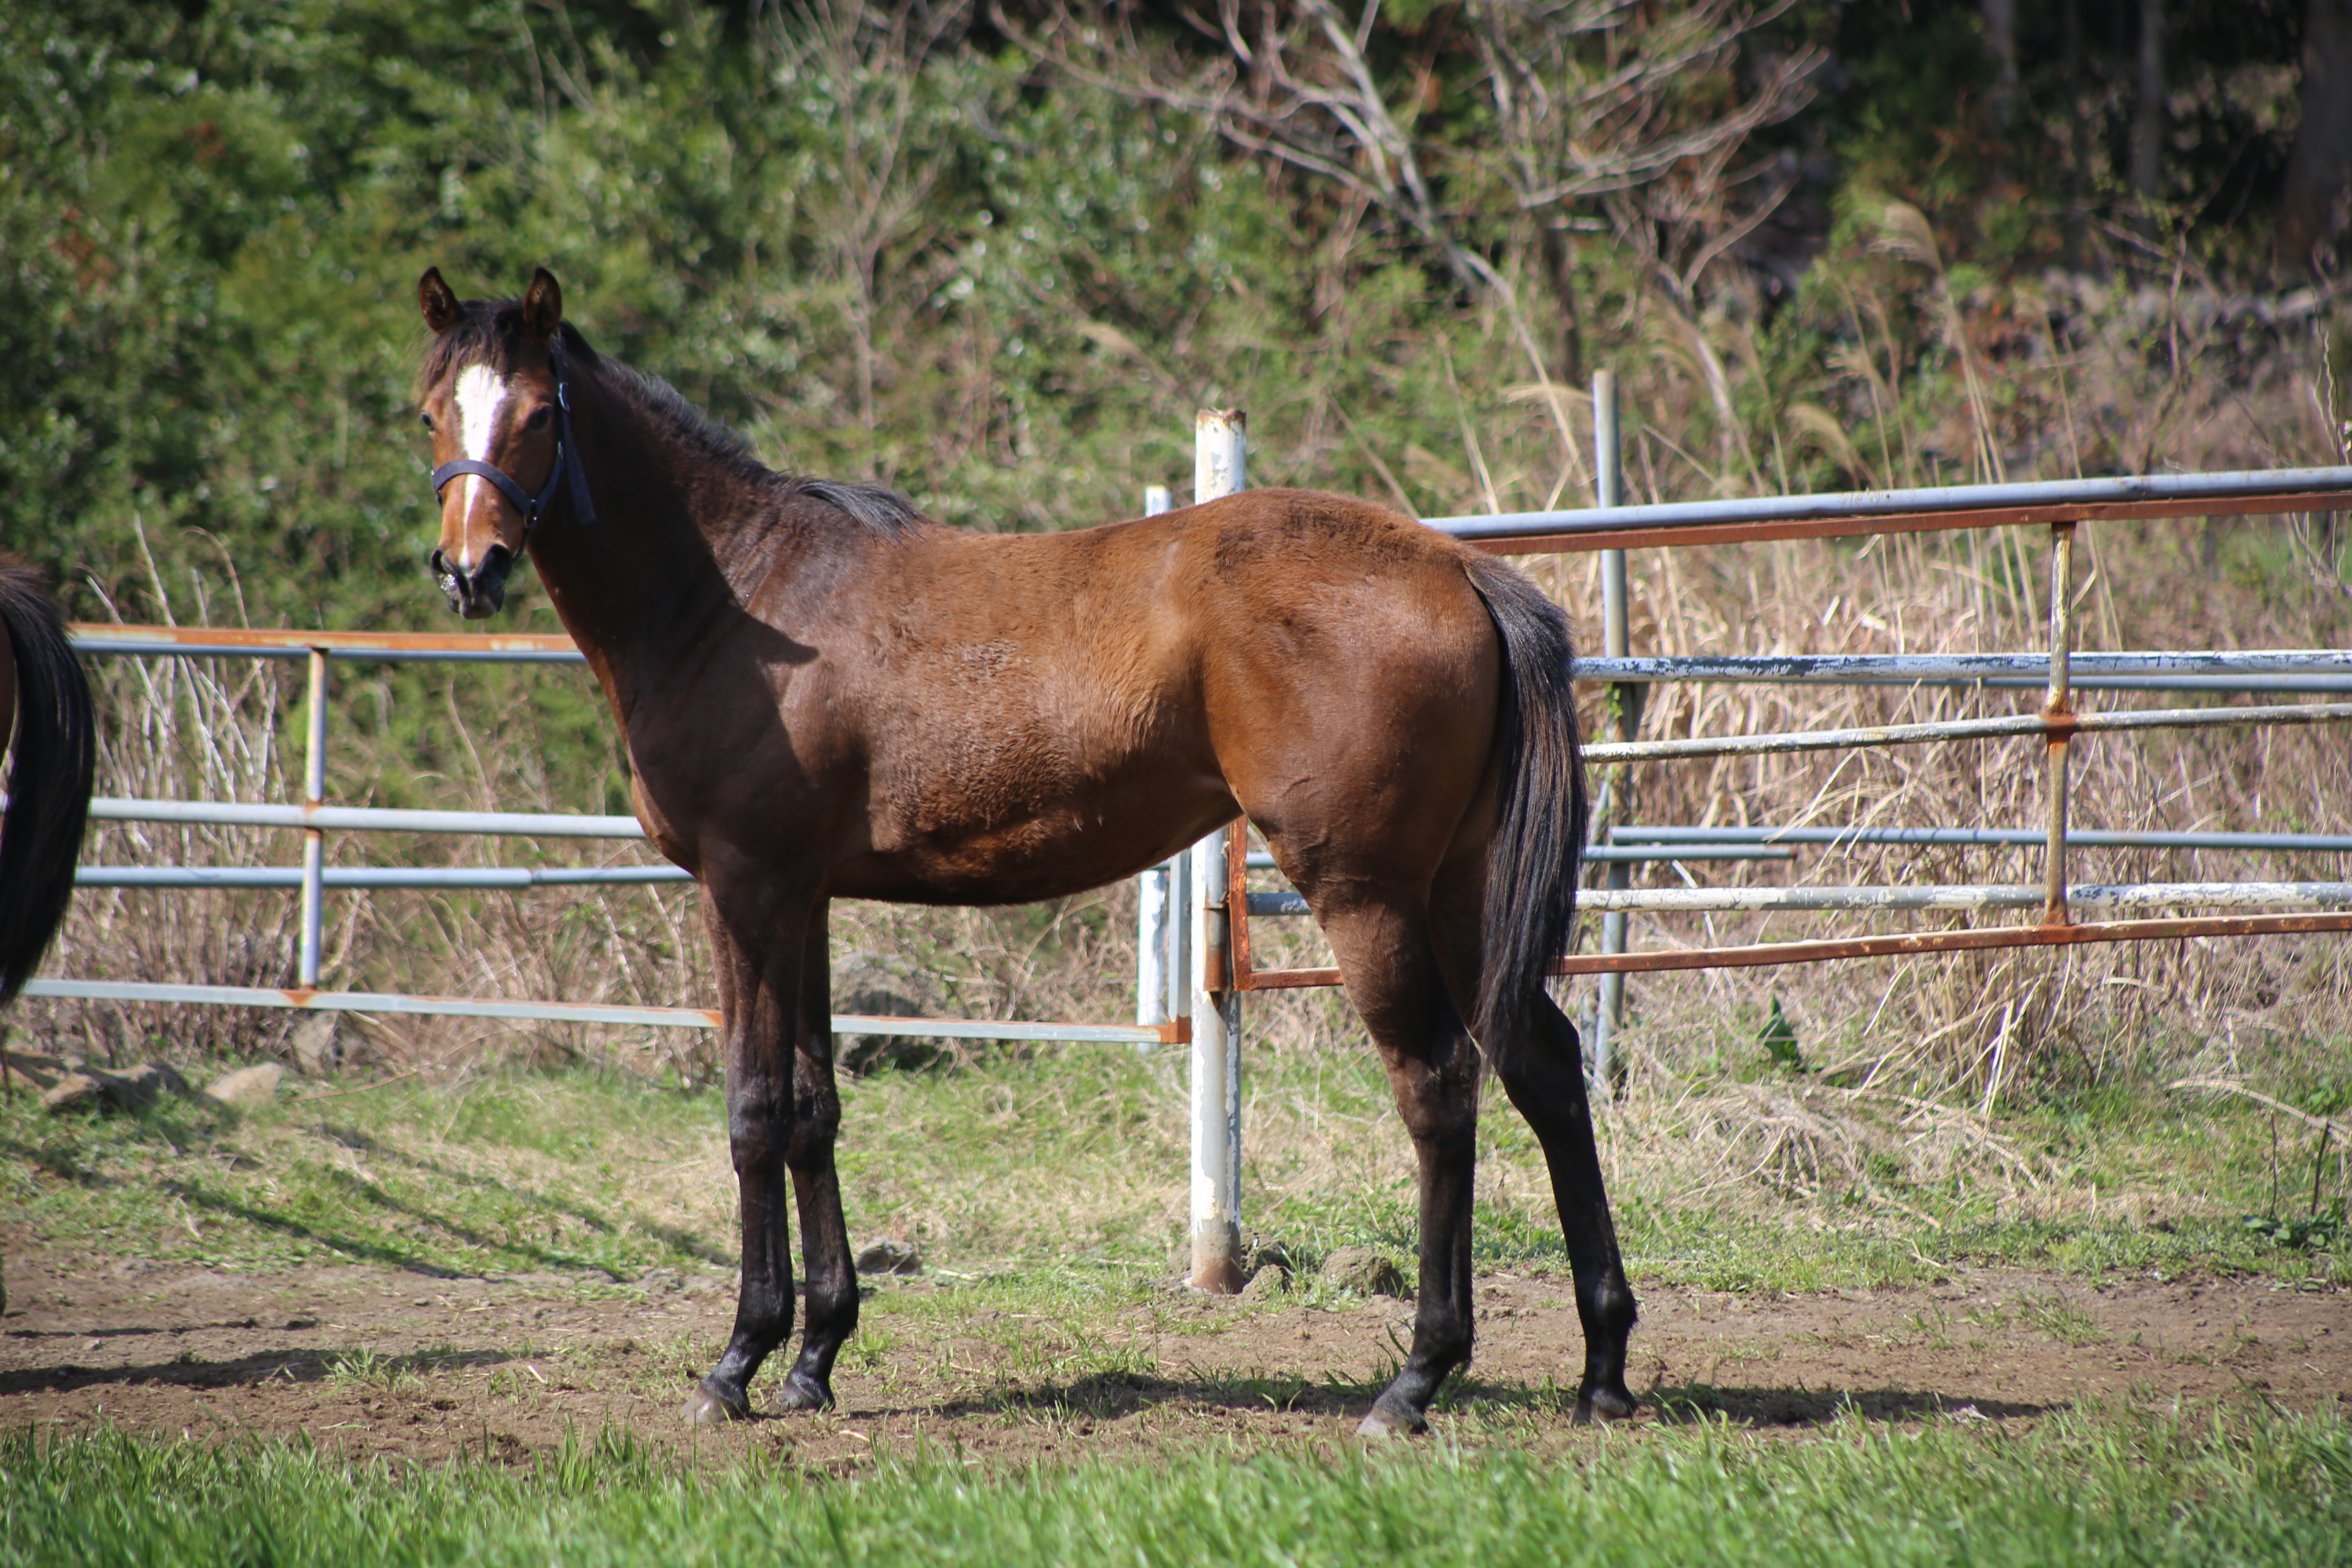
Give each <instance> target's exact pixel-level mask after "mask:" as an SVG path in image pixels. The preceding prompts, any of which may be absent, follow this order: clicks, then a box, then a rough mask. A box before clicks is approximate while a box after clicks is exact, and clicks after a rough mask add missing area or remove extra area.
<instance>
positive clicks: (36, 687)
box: [0, 554, 98, 1007]
mask: <svg viewBox="0 0 2352 1568" xmlns="http://www.w3.org/2000/svg"><path fill="white" fill-rule="evenodd" d="M0 622H5V630H6V634H7V637H8V639H9V642H10V645H11V647H13V648H14V650H15V652H16V737H15V742H14V745H13V747H12V760H11V761H10V763H9V764H8V805H7V812H6V815H5V818H0V1007H5V1006H6V1005H8V1004H9V1003H10V1002H13V1001H15V1000H16V994H17V993H18V992H20V991H22V990H23V989H24V988H25V983H26V981H28V980H30V979H31V978H32V977H33V971H34V969H35V967H36V966H37V965H38V964H39V963H40V962H41V955H42V954H43V953H45V952H47V951H48V946H49V940H50V939H51V938H52V937H54V936H56V935H57V931H58V925H59V924H60V923H62V922H63V921H64V920H65V914H66V905H67V903H68V900H71V899H72V897H73V885H74V862H75V860H76V859H78V858H79V856H80V853H81V837H82V829H83V827H84V826H85V825H86V824H87V822H88V820H89V795H90V787H91V784H92V782H93V781H94V779H95V778H96V775H97V771H98V736H97V722H96V720H95V719H94V717H93V714H92V710H91V705H90V697H89V680H88V679H86V678H85V677H84V676H83V674H82V669H81V664H80V662H79V660H78V659H76V658H75V657H74V651H73V647H72V646H71V645H70V644H68V642H67V641H66V628H65V622H64V619H63V618H62V617H61V616H59V615H58V609H57V605H55V604H53V603H52V602H51V601H50V599H49V595H48V594H47V589H46V585H45V584H43V583H42V581H41V577H40V574H38V573H37V572H36V571H35V570H34V569H33V568H32V567H31V566H30V565H28V564H27V563H25V562H23V561H20V560H18V559H17V558H16V557H15V556H13V555H7V554H0ZM7 739H8V738H7V737H6V736H5V734H0V742H5V741H6V740H7Z"/></svg>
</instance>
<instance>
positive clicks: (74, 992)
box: [25, 626, 1183, 1045]
mask: <svg viewBox="0 0 2352 1568" xmlns="http://www.w3.org/2000/svg"><path fill="white" fill-rule="evenodd" d="M72 637H73V642H74V646H75V647H76V648H77V649H78V650H79V651H80V652H81V653H83V654H86V655H91V656H106V657H123V658H280V659H297V658H299V659H302V660H304V661H305V662H306V663H307V665H308V668H309V675H310V689H309V706H308V717H309V729H308V732H307V734H306V737H305V742H304V758H303V784H304V788H303V796H304V798H303V799H302V801H301V802H300V803H299V805H268V804H256V803H250V802H239V801H202V800H119V799H108V798H100V799H98V800H95V801H93V802H91V803H90V816H93V817H94V818H97V819H98V820H100V821H105V822H162V823H183V824H211V825H219V826H242V827H256V828H280V829H283V828H293V829H299V831H300V832H301V834H302V836H303V843H302V864H301V865H300V866H299V867H295V866H282V867H281V866H258V867H206V866H84V867H82V868H80V869H79V872H78V873H77V874H76V877H75V882H76V884H77V885H78V886H80V887H101V888H144V889H174V888H177V889H188V888H282V889H299V891H300V893H301V900H302V906H301V933H302V934H301V941H300V946H299V954H298V957H297V965H296V967H297V974H296V983H295V984H293V985H291V986H288V987H284V988H277V987H268V986H244V985H182V984H168V983H157V982H151V981H123V980H88V979H63V980H37V981H34V982H33V983H32V984H30V985H28V986H26V992H25V994H26V995H30V996H49V997H58V998H63V999H72V1000H81V1001H105V1002H149V1003H180V1004H196V1005H214V1006H238V1007H278V1008H295V1009H299V1010H301V1011H305V1012H313V1013H379V1014H408V1015H418V1014H423V1015H433V1016H455V1017H469V1018H503V1019H512V1020H520V1021H538V1022H552V1023H565V1024H620V1025H635V1026H641V1027H668V1028H692V1029H715V1028H718V1027H719V1026H720V1018H719V1012H718V1010H717V1009H715V1008H708V1007H639V1006H627V1005H612V1004H604V1003H585V1002H560V1001H531V1000H520V999H517V1000H509V999H506V998H502V997H483V996H410V995H401V994H392V993H384V992H369V991H328V990H321V989H320V985H319V978H320V975H319V970H320V936H321V932H322V930H323V925H324V909H325V901H326V898H325V896H326V894H327V893H329V892H331V891H335V890H341V889H352V890H370V889H527V888H548V887H580V886H646V885H657V884H664V883H677V882H690V881H692V880H693V878H692V877H691V876H689V875H688V873H687V872H685V871H683V870H681V869H679V868H677V867H675V866H578V867H520V868H509V867H471V868H467V867H457V868H445V867H429V868H416V867H329V866H327V865H326V864H325V844H326V836H327V835H328V834H329V833H336V832H345V833H428V834H457V835H463V836H475V835H491V834H508V835H520V836H523V837H532V838H599V839H627V838H637V839H642V838H643V837H645V829H644V827H643V826H640V825H639V824H638V822H637V819H636V818H635V817H634V816H585V815H572V814H564V813H524V812H495V811H396V810H382V809H376V808H373V807H364V806H339V805H328V804H327V799H326V794H327V788H326V785H327V720H328V711H329V707H330V704H329V702H328V700H327V699H328V695H329V661H330V660H331V659H344V660H351V661H361V660H364V661H370V662H379V663H413V662H426V661H433V662H448V663H464V664H573V665H584V664H585V663H586V662H587V660H586V658H585V657H584V656H583V655H582V653H581V652H580V650H579V649H578V648H577V647H574V646H573V644H572V639H571V638H570V637H543V636H536V635H491V636H468V635H464V634H457V635H448V634H439V633H415V632H373V633H372V632H320V631H282V632H281V631H246V630H233V629H227V628H221V627H211V626H194V627H177V626H75V627H73V628H72ZM833 1026H834V1032H835V1034H838V1035H915V1036H921V1037H929V1038H961V1039H984V1040H1075V1041H1116V1042H1127V1043H1132V1044H1139V1045H1159V1044H1163V1043H1170V1042H1173V1041H1178V1040H1181V1038H1182V1037H1183V1026H1181V1024H1176V1025H1166V1024H1163V1025H1160V1026H1142V1025H1129V1024H1073V1023H1030V1022H1013V1021H1008V1020H1003V1019H990V1018H900V1017H877V1016H869V1015H866V1014H849V1013H843V1014H836V1015H835V1017H834V1020H833Z"/></svg>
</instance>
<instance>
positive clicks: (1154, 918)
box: [1135, 485, 1183, 1051]
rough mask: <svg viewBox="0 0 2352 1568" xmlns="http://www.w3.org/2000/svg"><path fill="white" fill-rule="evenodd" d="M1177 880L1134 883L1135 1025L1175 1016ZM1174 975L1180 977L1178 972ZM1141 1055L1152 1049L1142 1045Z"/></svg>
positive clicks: (1149, 496)
mask: <svg viewBox="0 0 2352 1568" xmlns="http://www.w3.org/2000/svg"><path fill="white" fill-rule="evenodd" d="M1166 510H1168V487H1167V486H1166V485H1150V486H1148V487H1146V488H1145V489H1144V492H1143V515H1144V516H1146V517H1158V516H1159V515H1160V513H1161V512H1163V511H1166ZM1175 880H1176V861H1175V858H1172V857H1171V858H1170V859H1168V860H1165V861H1162V862H1161V863H1160V864H1159V865H1157V866H1154V867H1152V868H1150V870H1148V871H1145V872H1143V873H1141V874H1140V875H1139V876H1138V877H1137V878H1136V879H1135V1021H1136V1022H1137V1023H1139V1024H1143V1025H1147V1026H1148V1025H1154V1024H1164V1023H1166V1022H1168V1020H1169V1019H1170V1018H1171V1017H1173V1016H1177V1015H1176V1012H1175V1009H1174V1007H1173V1005H1172V1004H1173V1002H1174V996H1173V994H1172V993H1173V990H1174V987H1173V985H1171V962H1172V960H1173V959H1174V956H1175V955H1174V947H1175V931H1176V928H1177V927H1178V926H1179V925H1181V923H1183V922H1181V921H1174V920H1171V918H1170V910H1171V904H1170V901H1169V894H1170V891H1171V887H1172V885H1173V884H1174V882H1175ZM1174 973H1177V974H1181V973H1182V970H1181V968H1178V969H1176V970H1175V971H1174ZM1135 1048H1136V1049H1137V1050H1139V1051H1149V1050H1150V1048H1151V1047H1150V1046H1143V1045H1139V1046H1138V1047H1135Z"/></svg>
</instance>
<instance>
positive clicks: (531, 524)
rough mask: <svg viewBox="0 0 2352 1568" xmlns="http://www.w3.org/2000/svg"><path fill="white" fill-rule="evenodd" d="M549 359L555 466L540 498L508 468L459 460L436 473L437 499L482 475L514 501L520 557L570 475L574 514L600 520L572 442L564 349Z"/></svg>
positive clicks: (552, 351) (551, 350)
mask: <svg viewBox="0 0 2352 1568" xmlns="http://www.w3.org/2000/svg"><path fill="white" fill-rule="evenodd" d="M547 359H548V363H549V366H550V367H551V369H552V370H553V371H554V372H555V418H556V426H555V467H554V468H551V469H550V470H549V471H548V476H547V483H546V484H544V485H542V486H541V487H540V491H539V493H538V494H537V495H535V496H534V495H531V494H530V493H528V492H527V491H525V490H524V489H523V488H522V487H521V486H520V485H519V484H517V483H515V481H514V479H513V478H512V477H511V476H510V475H509V474H508V473H507V472H506V471H505V470H504V469H502V468H498V467H497V466H495V465H494V464H490V463H486V462H483V461H482V460H481V459H480V458H456V459H454V460H452V461H450V462H446V463H444V464H442V465H441V466H440V467H439V468H436V469H434V470H433V496H434V499H435V500H439V499H440V496H441V492H442V491H443V490H445V489H448V488H449V481H450V480H451V479H457V478H460V477H461V476H463V475H466V474H478V475H480V476H481V477H482V478H483V479H488V480H489V481H490V483H492V484H494V485H496V486H497V487H498V488H499V494H501V495H503V496H505V497H506V498H507V500H510V501H512V502H514V506H515V510H517V511H519V512H520V513H522V540H521V542H520V543H518V544H517V545H516V546H515V553H516V554H517V555H520V554H521V553H522V552H523V546H524V545H527V544H529V543H530V531H531V530H532V529H534V528H537V527H538V526H539V520H540V519H541V517H542V516H544V515H545V514H546V511H547V506H548V503H549V502H550V501H551V500H554V499H555V489H556V487H557V486H558V485H560V484H562V482H563V476H564V475H566V474H570V475H571V476H572V514H573V515H574V516H576V517H577V518H578V519H579V520H580V521H582V522H583V523H588V522H593V521H596V503H595V502H594V501H592V500H589V499H588V475H587V473H586V471H585V470H583V468H581V467H580V448H579V447H578V445H577V444H576V443H575V442H573V440H572V395H571V393H570V391H569V389H567V388H566V387H565V385H564V383H563V350H562V348H561V347H560V346H559V345H557V344H555V343H552V342H551V343H549V344H548V345H547Z"/></svg>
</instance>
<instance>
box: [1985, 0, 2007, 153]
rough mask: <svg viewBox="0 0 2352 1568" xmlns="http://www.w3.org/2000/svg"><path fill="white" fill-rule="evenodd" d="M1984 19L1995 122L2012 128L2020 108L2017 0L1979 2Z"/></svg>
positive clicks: (1990, 104) (1986, 0) (2002, 127)
mask: <svg viewBox="0 0 2352 1568" xmlns="http://www.w3.org/2000/svg"><path fill="white" fill-rule="evenodd" d="M1977 9H1978V11H1979V14H1981V15H1982V16H1983V17H1984V41H1985V53H1987V54H1989V55H1990V56H1991V57H1992V66H1993V74H1992V95H1991V97H1990V100H1989V107H1990V109H1991V110H1992V119H1993V123H1994V124H1996V125H1998V126H2000V128H2001V129H2002V130H2004V131H2006V130H2008V129H2009V121H2010V118H2011V114H2012V113H2013V112H2014V111H2015V110H2016V107H2017V0H1978V5H1977Z"/></svg>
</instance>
